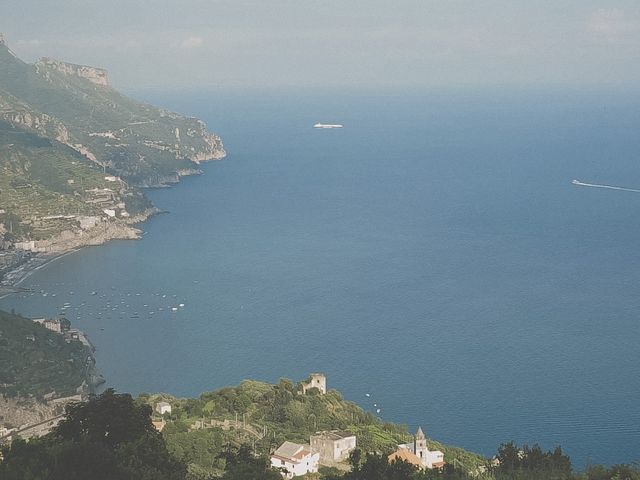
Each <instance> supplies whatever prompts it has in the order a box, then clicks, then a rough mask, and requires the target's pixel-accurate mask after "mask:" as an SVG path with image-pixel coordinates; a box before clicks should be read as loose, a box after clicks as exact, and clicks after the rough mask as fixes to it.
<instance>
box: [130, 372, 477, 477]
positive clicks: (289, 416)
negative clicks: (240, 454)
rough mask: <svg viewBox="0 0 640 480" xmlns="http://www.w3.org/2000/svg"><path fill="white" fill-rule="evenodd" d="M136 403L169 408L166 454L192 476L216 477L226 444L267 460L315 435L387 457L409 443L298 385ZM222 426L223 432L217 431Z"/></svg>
mask: <svg viewBox="0 0 640 480" xmlns="http://www.w3.org/2000/svg"><path fill="white" fill-rule="evenodd" d="M141 399H142V400H144V401H146V402H148V403H149V404H150V405H153V404H155V403H156V402H158V401H160V400H166V401H169V402H170V403H171V405H172V408H173V410H172V413H171V415H170V416H168V415H165V416H167V420H168V421H169V423H168V424H167V426H166V427H165V429H164V430H163V433H164V436H165V438H166V440H167V445H168V447H169V450H170V451H172V452H173V453H175V454H176V455H177V456H178V458H180V459H182V460H183V461H184V462H185V463H187V464H188V465H189V468H190V470H192V471H204V472H209V473H215V472H218V471H219V469H220V463H219V462H215V461H212V458H213V457H215V456H216V455H217V454H219V453H220V452H221V449H222V448H223V446H224V445H225V444H227V443H232V444H235V445H237V446H239V445H241V444H242V443H243V442H249V443H251V445H255V449H256V451H257V452H259V453H263V454H266V453H269V452H270V451H272V450H273V449H275V448H276V447H277V446H279V445H280V444H281V443H282V442H284V441H285V440H289V441H293V442H301V443H308V442H309V436H310V435H311V434H313V433H315V432H317V431H320V430H336V429H340V430H349V431H351V432H353V433H355V434H356V436H357V438H358V445H359V446H360V447H361V448H362V449H363V450H365V451H381V452H387V453H390V452H391V451H393V450H394V449H395V447H396V445H397V444H398V443H404V442H406V441H407V440H409V439H410V438H411V437H410V436H409V433H408V432H407V428H406V427H405V426H402V425H397V424H393V423H384V422H382V421H381V420H380V419H378V418H377V417H375V416H374V415H372V414H371V413H368V412H365V411H364V410H362V409H361V408H360V407H359V406H357V405H356V404H354V403H352V402H348V401H345V400H344V399H342V397H341V395H340V393H339V392H337V391H335V390H330V391H329V392H327V394H326V395H319V392H318V391H317V390H315V389H311V390H310V391H308V392H307V394H306V395H303V394H302V388H301V385H300V384H295V383H293V382H292V381H291V380H287V379H282V380H280V381H279V382H278V383H277V384H275V385H271V384H267V383H262V382H256V381H244V382H242V383H241V384H240V385H238V386H237V387H228V388H223V389H220V390H217V391H215V392H209V393H204V394H202V395H201V396H200V397H199V398H196V399H176V398H174V397H171V396H169V395H154V396H149V395H142V396H141ZM236 415H237V417H236ZM236 418H237V419H238V424H237V425H236V423H235V422H236ZM225 420H226V421H227V430H224V429H223V428H221V427H222V426H223V422H224V421H225ZM194 426H197V427H196V428H197V429H196V430H194V429H193V427H194ZM202 427H204V428H202ZM429 446H430V448H432V449H440V450H442V451H443V452H444V453H445V459H446V460H447V461H449V462H453V463H455V464H456V465H458V466H460V468H464V469H467V470H476V469H478V468H479V467H480V466H482V465H484V463H485V461H484V459H483V458H482V457H481V456H479V455H475V454H472V453H470V452H466V451H464V450H462V449H460V448H455V447H449V446H445V445H442V444H439V443H437V442H433V441H432V442H430V443H429Z"/></svg>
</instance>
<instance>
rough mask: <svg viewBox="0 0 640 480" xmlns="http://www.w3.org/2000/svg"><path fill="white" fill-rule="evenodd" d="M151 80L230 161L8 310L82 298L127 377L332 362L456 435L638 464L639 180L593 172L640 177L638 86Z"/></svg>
mask: <svg viewBox="0 0 640 480" xmlns="http://www.w3.org/2000/svg"><path fill="white" fill-rule="evenodd" d="M134 95H135V96H137V97H138V98H141V99H143V100H145V101H149V102H152V103H155V104H158V105H161V106H163V107H167V108H170V109H173V110H176V111H179V112H181V113H185V114H189V115H194V116H198V117H200V118H203V119H204V120H205V121H206V122H207V123H208V125H209V128H210V129H211V130H213V131H215V132H217V133H219V134H220V135H221V136H222V138H223V140H224V143H225V147H226V150H227V152H228V156H227V158H226V159H224V160H222V161H217V162H211V163H208V164H206V165H203V166H202V169H203V171H204V174H203V175H201V176H197V177H189V178H185V179H183V181H182V182H181V183H180V184H179V185H176V186H174V187H172V188H167V189H158V190H149V191H148V192H147V193H148V195H149V197H150V198H151V199H152V200H153V202H154V203H155V204H156V205H157V206H158V207H159V208H161V209H163V210H166V211H167V212H168V213H166V214H163V215H159V216H156V217H154V218H152V219H151V220H149V221H148V222H146V223H144V224H143V225H141V228H142V229H143V230H144V236H143V238H142V239H141V240H139V241H114V242H111V243H109V244H107V245H105V246H100V247H94V248H85V249H82V250H80V251H78V252H76V253H73V254H71V255H67V256H64V257H62V258H60V259H58V260H56V261H54V262H52V263H51V264H49V265H48V266H46V267H45V268H42V269H40V270H38V271H36V272H35V273H33V274H32V275H31V276H30V277H28V278H27V279H26V280H25V281H24V283H23V286H24V287H28V288H32V289H33V293H32V294H26V295H18V296H12V297H7V298H5V299H2V300H0V308H2V309H5V310H12V309H13V310H15V311H16V312H19V313H22V314H24V315H29V316H45V315H47V316H57V315H59V314H61V313H62V314H64V315H65V316H66V317H67V318H69V319H70V320H72V322H73V324H74V325H75V326H76V327H78V328H80V329H82V330H84V331H85V332H87V333H88V335H89V337H90V339H91V341H92V342H93V343H94V344H95V346H96V348H97V351H96V356H97V362H98V366H99V369H100V371H101V372H102V373H103V375H104V376H105V378H106V379H107V384H108V385H109V386H111V387H113V388H115V389H117V390H118V391H121V392H131V393H133V394H138V393H140V392H168V393H171V394H174V395H177V396H196V395H199V394H200V393H201V392H203V391H210V390H213V389H217V388H219V387H223V386H227V385H236V384H238V383H239V382H241V381H242V380H244V379H256V380H262V381H267V382H276V381H277V380H278V379H279V378H282V377H285V378H290V379H294V380H300V379H303V378H305V377H306V376H307V375H308V374H309V373H311V372H323V373H325V374H326V375H327V381H328V386H329V388H335V389H337V390H339V391H340V392H342V394H343V396H344V398H346V399H348V400H351V401H354V402H356V403H358V404H359V405H360V406H362V407H363V408H364V409H366V410H368V411H370V412H372V413H373V414H375V415H377V416H379V417H380V418H381V419H383V420H385V421H390V422H399V423H403V424H406V425H408V426H409V428H410V429H412V430H414V429H415V428H417V427H418V426H422V428H423V429H424V431H425V432H426V434H427V435H428V436H429V437H432V438H434V439H436V440H439V441H441V442H443V443H445V444H452V445H458V446H461V447H464V448H466V449H469V450H472V451H476V452H479V453H482V454H485V455H493V454H494V453H495V452H496V450H497V448H498V447H499V445H500V444H501V443H503V442H508V441H512V440H513V441H515V442H518V443H520V444H522V443H526V444H529V445H533V444H535V443H538V444H540V445H541V446H542V447H543V448H545V449H549V448H553V447H555V446H556V445H560V446H562V447H563V449H564V450H565V451H566V452H567V453H568V454H569V455H570V456H571V458H572V460H573V462H574V465H575V466H576V467H578V468H581V467H584V466H585V465H588V464H590V463H604V464H608V465H611V464H616V463H623V462H624V463H630V462H633V461H637V460H640V221H639V219H640V193H638V192H633V191H624V190H612V189H605V188H597V187H592V186H585V185H575V184H573V183H572V180H574V179H575V180H578V181H579V182H582V183H588V184H592V185H606V186H617V187H624V188H630V189H634V188H640V135H639V134H638V125H640V95H638V94H632V93H629V92H623V91H611V90H607V91H603V90H598V89H595V88H594V89H587V90H582V91H567V90H563V89H561V88H558V89H549V90H543V89H529V90H509V89H503V90H499V89H492V90H484V91H470V90H461V89H458V90H456V89H437V90H419V91H418V90H416V91H409V90H406V91H388V90H387V91H375V90H357V91H356V90H339V91H338V90H312V89H309V90H304V89H286V90H285V89H282V90H278V89H271V90H269V89H267V90H259V89H253V90H224V89H209V90H201V91H194V90H184V91H171V92H164V91H158V90H153V91H143V92H134ZM317 122H322V123H339V124H343V125H344V128H341V129H327V130H319V129H314V128H313V125H314V124H315V123H317ZM65 304H67V305H66V306H65Z"/></svg>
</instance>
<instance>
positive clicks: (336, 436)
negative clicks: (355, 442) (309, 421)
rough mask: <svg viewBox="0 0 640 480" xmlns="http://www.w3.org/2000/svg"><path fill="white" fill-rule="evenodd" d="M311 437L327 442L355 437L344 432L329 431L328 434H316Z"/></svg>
mask: <svg viewBox="0 0 640 480" xmlns="http://www.w3.org/2000/svg"><path fill="white" fill-rule="evenodd" d="M311 437H312V438H313V437H321V438H324V439H329V440H342V439H343V438H349V437H355V435H354V434H353V433H351V432H347V431H344V430H331V431H330V432H316V433H315V434H314V435H311Z"/></svg>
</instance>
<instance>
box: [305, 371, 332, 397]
mask: <svg viewBox="0 0 640 480" xmlns="http://www.w3.org/2000/svg"><path fill="white" fill-rule="evenodd" d="M312 388H317V389H318V390H319V391H320V394H322V395H324V394H325V393H327V377H326V376H325V375H324V374H323V373H312V374H311V375H310V376H309V379H308V380H307V381H306V382H302V392H303V393H307V391H308V390H310V389H312Z"/></svg>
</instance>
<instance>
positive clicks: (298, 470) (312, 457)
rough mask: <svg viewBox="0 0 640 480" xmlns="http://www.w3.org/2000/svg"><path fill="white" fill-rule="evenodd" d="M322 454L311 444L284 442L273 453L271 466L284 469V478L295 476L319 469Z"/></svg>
mask: <svg viewBox="0 0 640 480" xmlns="http://www.w3.org/2000/svg"><path fill="white" fill-rule="evenodd" d="M319 460H320V454H319V453H314V452H313V451H312V450H311V447H310V446H309V445H300V444H298V443H292V442H284V443H283V444H282V445H280V447H279V448H278V449H277V450H276V451H275V452H273V454H272V455H271V466H272V467H274V468H278V469H281V470H282V476H283V477H284V478H293V477H297V476H301V475H306V474H307V473H316V472H317V471H318V462H319Z"/></svg>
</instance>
